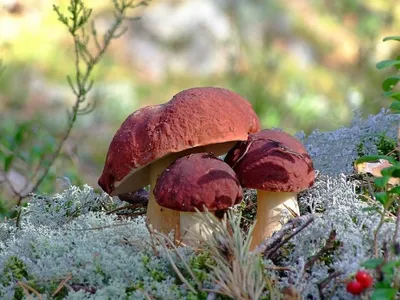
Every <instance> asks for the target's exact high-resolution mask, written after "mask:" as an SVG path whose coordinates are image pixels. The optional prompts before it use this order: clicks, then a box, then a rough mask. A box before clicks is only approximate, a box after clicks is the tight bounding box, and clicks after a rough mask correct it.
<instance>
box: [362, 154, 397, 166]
mask: <svg viewBox="0 0 400 300" xmlns="http://www.w3.org/2000/svg"><path fill="white" fill-rule="evenodd" d="M379 159H386V160H387V161H388V162H390V163H391V164H392V165H395V164H397V161H396V160H395V159H394V158H393V157H391V156H388V155H368V156H363V157H360V158H358V159H357V160H356V161H355V163H356V164H359V163H363V162H369V161H377V160H379Z"/></svg>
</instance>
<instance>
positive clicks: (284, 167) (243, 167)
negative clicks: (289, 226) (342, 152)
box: [225, 130, 315, 249]
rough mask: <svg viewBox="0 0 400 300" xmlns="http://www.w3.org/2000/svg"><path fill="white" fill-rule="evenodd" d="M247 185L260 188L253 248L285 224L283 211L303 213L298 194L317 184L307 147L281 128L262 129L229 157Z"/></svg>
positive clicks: (243, 184)
mask: <svg viewBox="0 0 400 300" xmlns="http://www.w3.org/2000/svg"><path fill="white" fill-rule="evenodd" d="M225 162H227V163H228V164H229V165H230V166H231V167H232V168H233V169H234V170H235V172H236V173H237V175H238V177H239V180H240V183H241V185H242V186H243V187H245V188H252V189H257V216H256V224H255V227H254V230H253V239H252V243H251V249H254V248H255V247H256V246H258V245H259V244H260V243H261V242H262V241H263V240H264V239H266V238H268V237H270V236H271V235H272V234H273V232H275V231H277V230H279V229H280V228H281V226H282V224H281V220H282V217H283V216H284V215H283V211H286V212H289V213H293V214H296V215H300V211H299V207H298V203H297V194H298V193H299V192H301V191H303V190H305V189H307V188H308V187H310V186H312V185H313V183H314V178H315V174H314V168H313V163H312V160H311V157H310V156H309V154H308V153H307V150H306V149H305V148H304V146H303V145H302V144H301V143H300V142H299V141H298V140H297V139H296V138H294V137H293V136H291V135H289V134H287V133H285V132H282V131H278V130H262V131H260V132H258V133H255V134H251V135H249V138H248V140H247V142H239V143H238V144H237V145H236V146H235V147H234V148H232V149H231V150H230V151H229V152H228V154H227V156H226V157H225Z"/></svg>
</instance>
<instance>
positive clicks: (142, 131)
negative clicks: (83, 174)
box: [98, 87, 260, 195]
mask: <svg viewBox="0 0 400 300" xmlns="http://www.w3.org/2000/svg"><path fill="white" fill-rule="evenodd" d="M258 130H260V123H259V120H258V117H257V115H256V114H255V112H254V111H253V109H252V106H251V104H250V103H249V102H248V101H247V100H245V99H244V98H242V97H241V96H239V95H238V94H236V93H234V92H232V91H229V90H227V89H222V88H213V87H200V88H192V89H188V90H185V91H182V92H180V93H178V94H176V95H175V96H174V97H173V98H172V99H171V100H170V101H169V102H167V103H165V104H161V105H154V106H148V107H144V108H141V109H139V110H137V111H136V112H134V113H133V114H131V115H130V116H129V117H128V118H127V119H126V120H125V121H124V123H123V124H122V125H121V127H120V129H119V130H118V131H117V132H116V134H115V136H114V138H113V140H112V141H111V144H110V147H109V150H108V153H107V158H106V163H105V166H104V169H103V173H102V175H101V177H100V179H99V182H98V183H99V185H100V186H101V188H102V189H103V190H104V191H106V192H107V193H109V194H112V195H117V194H121V193H128V192H132V191H135V190H138V189H140V188H142V187H144V186H146V185H148V184H149V168H148V165H149V164H151V163H152V162H154V161H155V160H157V159H160V158H162V157H164V156H166V155H168V154H171V153H177V152H182V151H184V150H187V149H192V148H194V147H201V146H206V145H211V146H212V145H213V144H214V145H215V144H223V145H221V146H224V147H225V148H223V150H222V153H225V152H227V151H228V150H229V148H231V147H232V145H231V143H232V142H236V141H245V140H247V137H248V134H249V133H253V132H257V131H258ZM224 144H226V145H224ZM213 149H214V148H212V147H211V148H206V149H205V150H203V151H207V152H213ZM222 153H220V154H222ZM183 155H185V154H183ZM218 155H219V153H218Z"/></svg>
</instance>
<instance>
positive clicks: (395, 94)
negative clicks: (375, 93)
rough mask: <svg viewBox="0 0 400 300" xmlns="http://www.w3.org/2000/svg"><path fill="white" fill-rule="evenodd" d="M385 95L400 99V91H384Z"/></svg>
mask: <svg viewBox="0 0 400 300" xmlns="http://www.w3.org/2000/svg"><path fill="white" fill-rule="evenodd" d="M383 96H385V97H388V98H393V99H395V100H398V101H400V92H393V91H388V92H384V93H383Z"/></svg>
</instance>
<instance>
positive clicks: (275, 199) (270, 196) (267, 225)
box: [250, 190, 300, 250]
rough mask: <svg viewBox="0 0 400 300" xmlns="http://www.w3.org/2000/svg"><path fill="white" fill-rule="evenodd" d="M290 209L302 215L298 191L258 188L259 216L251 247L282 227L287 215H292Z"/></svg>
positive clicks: (253, 247)
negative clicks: (276, 190) (269, 190)
mask: <svg viewBox="0 0 400 300" xmlns="http://www.w3.org/2000/svg"><path fill="white" fill-rule="evenodd" d="M290 210H292V211H293V212H295V213H296V214H297V215H300V211H299V206H298V203H297V193H289V192H267V191H262V190H257V216H256V224H255V226H254V230H253V234H252V241H251V245H250V249H251V250H253V249H255V248H256V247H257V246H258V245H259V244H261V243H262V242H263V241H264V240H265V239H267V238H269V237H271V236H272V234H273V233H274V232H275V231H278V230H279V229H281V227H282V225H283V224H282V220H284V221H285V222H286V221H287V220H285V216H287V214H289V216H290V215H291V212H290ZM284 211H286V213H284ZM286 219H287V217H286Z"/></svg>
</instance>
